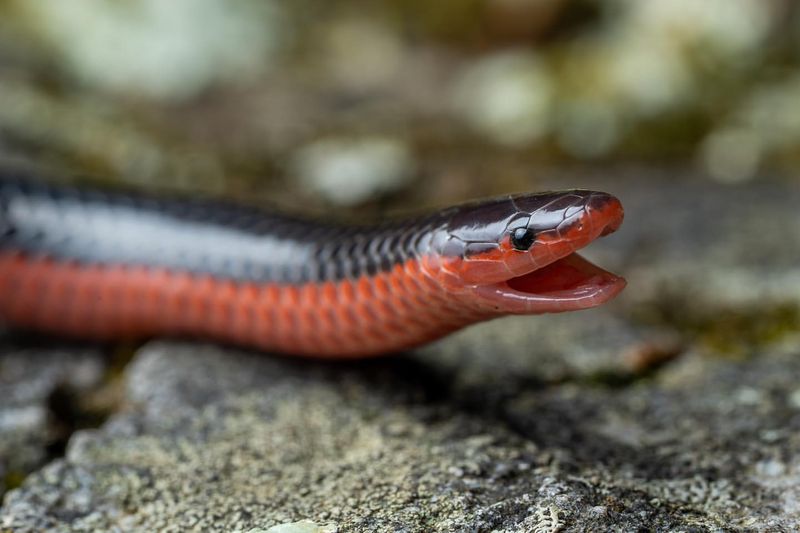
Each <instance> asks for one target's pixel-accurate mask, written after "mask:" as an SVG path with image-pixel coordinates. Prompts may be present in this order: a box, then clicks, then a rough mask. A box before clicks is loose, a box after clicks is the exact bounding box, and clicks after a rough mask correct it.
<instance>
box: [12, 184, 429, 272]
mask: <svg viewBox="0 0 800 533" xmlns="http://www.w3.org/2000/svg"><path fill="white" fill-rule="evenodd" d="M440 223H441V220H440V219H438V218H437V217H436V216H434V217H428V218H426V219H422V220H421V221H414V222H410V223H393V224H384V225H378V226H355V225H342V224H332V223H330V222H328V221H314V220H309V219H303V218H300V217H295V216H289V215H284V214H279V213H275V212H270V211H266V210H260V209H255V208H252V207H242V206H237V205H232V204H227V203H223V202H214V201H209V200H191V199H157V198H153V197H147V196H140V195H134V194H128V193H118V192H106V191H101V190H97V189H83V188H80V189H79V188H75V187H71V186H62V185H46V184H43V183H41V182H39V181H35V180H30V179H24V178H18V177H13V176H7V175H4V174H2V173H0V249H6V250H8V249H12V250H19V251H23V252H26V253H30V254H34V255H36V254H41V255H47V256H50V257H54V258H56V259H61V260H75V261H79V262H83V263H88V264H124V265H138V266H153V267H161V268H167V269H171V270H176V271H188V272H192V273H197V274H210V275H213V276H215V277H221V278H226V279H233V280H237V281H255V282H275V283H293V284H302V283H308V282H321V281H338V280H342V279H346V278H347V279H355V278H357V277H359V276H362V275H373V274H375V273H377V272H381V271H387V270H390V269H391V268H392V267H393V266H394V265H395V264H397V263H400V262H404V261H406V260H408V259H411V258H414V257H417V256H418V255H419V254H420V253H424V252H425V247H426V242H427V241H426V239H425V238H424V236H425V235H426V234H427V233H428V232H429V231H431V230H432V229H433V228H434V227H435V226H436V225H437V224H440Z"/></svg>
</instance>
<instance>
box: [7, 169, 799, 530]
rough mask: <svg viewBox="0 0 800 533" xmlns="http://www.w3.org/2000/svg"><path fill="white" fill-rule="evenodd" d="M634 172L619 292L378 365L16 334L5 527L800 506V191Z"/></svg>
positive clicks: (277, 526)
mask: <svg viewBox="0 0 800 533" xmlns="http://www.w3.org/2000/svg"><path fill="white" fill-rule="evenodd" d="M626 183H627V185H626V184H620V183H619V182H615V183H614V184H613V185H607V188H609V189H610V190H612V191H615V192H618V193H620V196H621V198H622V200H623V203H624V204H625V205H626V208H627V223H626V224H625V225H624V226H623V229H622V230H621V231H620V232H619V233H618V234H616V235H614V236H612V237H609V238H608V239H606V240H605V242H602V243H597V244H596V245H594V246H593V247H592V251H591V253H587V255H589V256H590V257H592V258H593V259H595V260H597V261H598V262H599V263H600V264H602V265H604V266H607V267H609V268H610V269H612V270H614V271H617V272H620V273H622V274H624V275H626V277H627V278H628V280H629V283H630V285H629V287H628V289H627V290H626V292H625V294H624V295H623V296H622V297H621V298H620V299H618V300H617V301H616V302H614V303H613V304H612V305H608V306H606V307H604V308H601V309H596V310H592V311H587V312H583V313H580V314H569V315H561V316H547V317H534V318H531V317H522V318H513V319H503V320H498V321H495V322H491V323H487V324H482V325H480V326H477V327H474V328H470V329H468V330H465V331H463V332H461V333H460V334H457V335H455V336H453V337H451V338H448V339H446V340H443V341H441V342H438V343H436V344H434V345H431V346H429V347H426V348H424V349H421V350H419V351H417V352H415V353H411V354H407V355H404V356H398V357H392V358H386V359H381V360H374V361H366V362H362V363H338V364H334V363H320V362H308V361H295V360H291V359H284V358H279V357H272V356H265V355H263V354H254V353H246V352H242V351H237V350H233V349H229V348H224V347H217V346H212V345H201V344H192V343H187V342H178V341H169V340H158V341H153V342H151V343H148V344H146V345H144V346H143V347H141V348H140V349H138V350H136V351H135V353H133V355H132V357H131V358H130V360H129V362H128V363H127V364H125V365H123V364H122V363H120V361H119V360H120V356H119V354H117V356H116V358H115V357H111V356H109V354H108V353H107V352H106V351H104V350H101V349H97V348H81V347H74V346H59V345H55V347H49V348H42V347H36V346H34V345H31V344H30V343H22V344H20V343H19V342H16V341H15V344H12V343H11V342H10V341H9V343H7V344H6V345H5V347H4V348H3V349H2V350H3V351H2V352H0V457H2V459H0V474H2V476H3V479H4V481H3V483H4V484H5V488H7V489H11V490H9V491H8V492H7V494H6V496H5V499H4V503H3V507H2V510H0V528H4V529H7V530H9V531H41V530H48V529H50V530H62V531H92V530H119V531H135V530H142V531H154V530H159V531H184V530H198V531H201V530H202V531H209V530H220V531H271V532H273V533H279V532H282V533H287V532H295V533H297V532H301V531H302V532H313V531H317V532H323V531H324V532H332V531H341V532H345V531H347V532H349V531H354V532H368V531H392V532H449V531H457V532H474V531H487V532H488V531H497V532H555V531H637V530H640V531H683V532H689V531H697V532H699V531H796V530H798V529H800V381H798V379H797V376H799V375H800V250H798V246H797V243H800V214H798V213H799V212H798V206H799V205H800V190H798V189H797V188H794V189H790V188H789V187H787V186H781V185H764V184H763V183H762V184H761V185H759V186H757V187H756V186H739V187H719V186H712V185H703V184H700V183H698V182H696V181H693V182H685V183H683V182H679V181H673V182H663V183H660V184H659V183H653V182H651V181H648V182H639V183H637V182H633V181H631V182H626ZM592 185H593V186H598V185H596V184H592ZM117 352H119V350H117ZM122 359H124V358H122ZM115 383H121V385H119V386H118V387H116V388H115V386H114V384H115ZM109 390H110V391H111V392H109ZM114 390H117V391H118V393H117V395H115V394H114V392H113V391H114ZM104 391H105V392H104ZM98 396H99V399H98ZM65 404H66V405H69V406H70V408H69V409H65V408H64V407H63V406H64V405H65ZM98 405H100V406H101V407H97V406H98ZM103 406H104V407H103ZM103 408H105V409H106V411H108V412H109V413H110V414H109V416H108V418H107V419H106V421H105V422H104V423H102V424H101V425H99V427H95V428H94V429H88V428H87V429H80V428H81V427H82V426H90V425H91V421H92V416H88V417H87V413H88V414H89V415H92V414H94V415H96V414H97V412H98V411H102V409H103ZM93 409H94V410H93ZM65 411H67V412H66V413H65ZM95 422H96V421H95ZM69 431H73V432H72V433H71V437H70V438H69V440H68V441H66V437H67V436H68V435H69ZM65 442H66V445H65V446H66V447H65V449H64V450H62V448H63V446H62V445H63V444H64V443H65ZM62 451H63V453H62ZM28 473H30V474H28ZM301 521H303V522H301Z"/></svg>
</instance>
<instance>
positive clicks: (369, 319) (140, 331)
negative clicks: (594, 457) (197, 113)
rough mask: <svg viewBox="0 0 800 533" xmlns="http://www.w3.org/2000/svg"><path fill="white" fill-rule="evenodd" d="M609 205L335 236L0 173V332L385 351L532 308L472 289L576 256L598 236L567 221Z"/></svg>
mask: <svg viewBox="0 0 800 533" xmlns="http://www.w3.org/2000/svg"><path fill="white" fill-rule="evenodd" d="M609 202H612V203H613V202H616V203H617V204H618V202H617V201H616V199H613V197H610V196H608V195H604V194H603V193H591V192H587V191H568V192H560V193H546V194H540V195H523V196H517V197H513V198H511V197H506V198H503V199H498V200H491V201H489V202H484V203H478V204H470V205H466V206H461V207H456V208H450V209H445V210H443V211H440V212H437V213H434V214H431V215H428V216H423V217H419V218H414V219H410V220H406V221H402V222H392V223H386V224H381V225H374V226H366V225H343V224H336V223H330V222H321V221H319V220H307V219H302V218H298V217H292V216H286V215H281V214H276V213H272V212H268V211H263V210H258V209H254V208H246V207H241V206H234V205H230V204H224V203H217V202H209V201H204V200H183V199H170V200H167V199H155V198H148V197H144V196H137V195H130V194H125V193H110V192H105V191H99V190H86V189H77V188H73V187H68V186H56V185H45V184H43V183H40V182H36V181H31V180H28V179H23V178H17V177H14V176H9V175H7V174H0V321H2V322H5V323H8V324H10V325H12V326H15V327H21V328H25V329H32V330H39V331H45V332H52V333H57V334H63V335H69V336H75V337H81V338H91V339H138V338H143V337H150V336H159V335H170V336H187V337H198V338H209V339H214V340H220V341H225V342H231V343H235V344H239V345H244V346H251V347H257V348H260V349H264V350H267V351H277V352H283V353H291V354H300V355H310V356H321V357H325V356H333V357H359V356H367V355H376V354H382V353H387V352H394V351H399V350H403V349H406V348H410V347H413V346H416V345H419V344H421V343H424V342H427V341H430V340H432V339H435V338H438V337H441V336H442V335H445V334H447V333H448V332H451V331H453V330H455V329H458V328H461V327H463V326H465V325H468V324H471V323H474V322H476V321H479V320H484V319H487V318H491V317H494V316H499V315H502V314H508V313H512V312H541V311H536V310H531V309H528V310H527V311H526V310H524V309H517V310H515V309H512V308H509V309H503V308H501V306H500V307H499V306H498V305H497V304H496V303H492V302H490V301H489V300H486V299H485V298H481V297H477V296H476V292H475V289H476V285H480V284H481V283H482V282H486V283H493V282H496V281H501V280H503V279H508V278H510V277H512V275H514V273H515V272H517V273H525V272H529V271H531V270H535V269H537V268H541V267H542V266H545V265H546V264H547V263H548V262H552V260H553V259H555V258H556V255H557V254H556V255H554V253H555V252H554V251H553V250H555V248H558V247H560V250H561V251H560V252H559V253H560V255H561V256H563V255H566V254H567V253H571V252H572V251H574V249H577V248H580V247H582V246H584V245H585V244H587V243H588V242H589V241H590V240H593V239H594V238H596V237H597V236H599V235H600V234H601V232H602V231H605V230H604V229H603V228H599V227H598V228H596V230H593V231H594V233H592V232H588V233H587V232H585V231H583V232H580V233H581V234H580V235H578V236H577V237H570V231H574V227H575V226H576V224H577V222H576V221H577V220H578V218H580V217H577V215H581V217H583V219H585V218H586V216H587V214H588V213H590V211H591V206H592V205H593V204H596V206H598V209H605V208H606V207H607V205H608V204H609ZM587 206H588V207H587ZM620 213H621V208H620ZM573 215H574V216H573ZM620 216H621V215H620ZM573 219H575V220H573ZM620 220H621V219H620ZM520 226H525V227H528V228H531V229H532V231H535V234H536V235H537V238H538V241H539V243H538V244H536V245H534V247H532V248H531V250H534V248H536V250H537V253H534V252H533V251H531V252H525V253H521V252H519V251H517V250H510V249H509V248H508V242H507V241H508V235H507V234H508V232H509V230H510V229H514V228H516V227H520ZM612 230H613V228H612ZM548 232H550V233H551V234H552V235H550V237H548ZM548 238H549V239H550V240H551V241H552V242H548ZM570 239H572V240H570ZM573 241H574V242H573ZM584 241H585V242H584ZM537 246H538V248H537ZM537 254H538V257H539V259H537V258H536V257H535V256H537ZM542 257H544V258H545V259H541V258H542ZM536 261H539V263H541V264H540V265H538V264H537V263H536ZM595 305H596V304H595ZM587 306H588V305H587ZM552 310H561V309H552Z"/></svg>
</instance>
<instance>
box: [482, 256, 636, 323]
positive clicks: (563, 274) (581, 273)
mask: <svg viewBox="0 0 800 533" xmlns="http://www.w3.org/2000/svg"><path fill="white" fill-rule="evenodd" d="M625 285H626V281H625V280H624V279H623V278H621V277H619V276H617V275H615V274H612V273H611V272H608V271H606V270H603V269H602V268H600V267H598V266H596V265H594V264H593V263H591V262H589V261H587V260H586V259H584V258H583V257H581V256H580V255H578V254H575V253H573V254H570V255H568V256H567V257H564V258H562V259H559V260H557V261H555V262H553V263H551V264H549V265H547V266H546V267H544V268H540V269H537V270H534V271H532V272H529V273H527V274H524V275H522V276H517V277H514V278H511V279H509V280H506V281H502V282H499V283H494V284H491V285H483V286H478V287H476V288H475V293H476V294H477V295H478V296H479V297H481V299H482V300H483V302H484V303H486V304H488V305H489V306H490V307H491V308H492V309H493V310H494V311H496V312H499V313H501V314H539V313H559V312H564V311H577V310H581V309H588V308H591V307H596V306H598V305H601V304H603V303H605V302H607V301H609V300H611V299H612V298H614V297H615V296H616V295H617V294H619V293H620V292H621V291H622V289H624V288H625Z"/></svg>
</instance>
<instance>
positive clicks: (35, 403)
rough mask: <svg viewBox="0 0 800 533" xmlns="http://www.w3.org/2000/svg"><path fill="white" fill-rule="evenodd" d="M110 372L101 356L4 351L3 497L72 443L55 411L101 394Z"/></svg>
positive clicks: (0, 395) (0, 349)
mask: <svg viewBox="0 0 800 533" xmlns="http://www.w3.org/2000/svg"><path fill="white" fill-rule="evenodd" d="M105 367H106V363H105V360H104V358H103V357H102V354H101V353H100V352H99V351H97V350H90V349H69V348H64V349H47V348H19V347H13V346H9V345H4V346H0V494H2V493H3V492H4V491H5V488H6V487H5V484H6V483H9V484H12V485H13V484H14V480H16V479H21V478H22V477H23V476H24V475H26V474H28V473H29V472H31V471H32V470H33V469H35V468H38V467H40V466H42V464H43V463H44V462H45V461H46V460H48V459H49V457H50V452H49V451H48V447H51V446H53V445H54V444H57V443H58V441H59V440H61V439H64V438H65V437H66V435H64V434H63V432H64V428H63V427H62V425H63V423H64V422H65V421H63V420H59V419H58V413H57V412H54V410H56V411H58V410H59V409H68V406H65V405H64V402H65V401H67V400H68V396H69V395H70V394H79V393H80V392H82V391H83V392H85V391H87V390H90V389H92V388H96V387H97V386H98V384H99V383H100V381H101V379H102V378H103V374H104V371H105Z"/></svg>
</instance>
